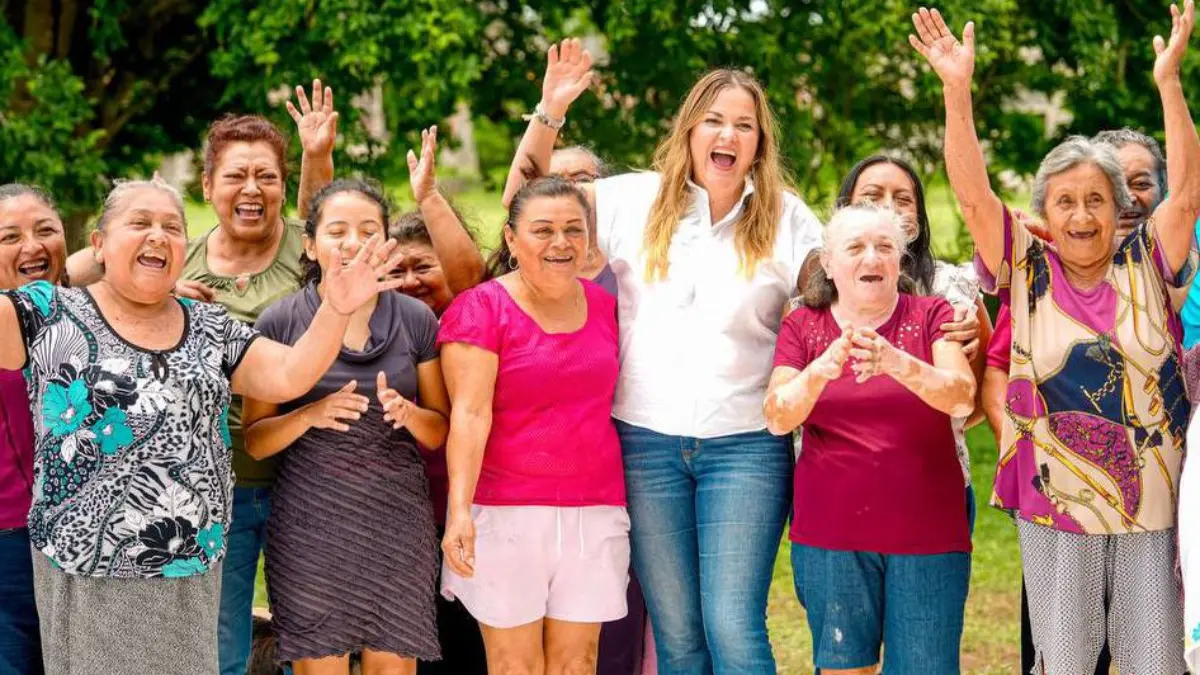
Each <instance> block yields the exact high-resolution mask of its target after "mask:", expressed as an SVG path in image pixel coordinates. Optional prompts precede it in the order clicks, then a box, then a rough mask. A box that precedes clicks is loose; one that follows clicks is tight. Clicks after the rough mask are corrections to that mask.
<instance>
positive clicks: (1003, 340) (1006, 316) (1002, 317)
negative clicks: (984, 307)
mask: <svg viewBox="0 0 1200 675" xmlns="http://www.w3.org/2000/svg"><path fill="white" fill-rule="evenodd" d="M1011 352H1012V315H1011V314H1010V313H1009V311H1008V305H1000V311H999V312H997V313H996V330H995V332H993V333H992V339H991V340H990V341H989V342H988V349H987V367H988V368H996V369H998V370H1003V371H1004V372H1006V373H1007V372H1008V367H1009V365H1010V364H1011V362H1012V353H1011Z"/></svg>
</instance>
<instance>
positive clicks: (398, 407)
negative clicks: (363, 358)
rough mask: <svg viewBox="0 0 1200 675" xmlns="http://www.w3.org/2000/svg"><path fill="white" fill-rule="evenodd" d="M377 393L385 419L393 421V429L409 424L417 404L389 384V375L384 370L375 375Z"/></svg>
mask: <svg viewBox="0 0 1200 675" xmlns="http://www.w3.org/2000/svg"><path fill="white" fill-rule="evenodd" d="M375 395H376V396H378V397H379V402H380V403H381V404H382V405H383V419H385V420H387V421H388V422H391V423H392V428H393V429H400V428H402V427H404V425H406V424H408V419H409V417H411V416H412V411H413V408H414V407H415V404H414V403H413V402H412V401H410V400H408V399H406V398H404V397H403V396H401V395H400V392H398V391H396V390H395V389H392V388H391V387H389V386H388V383H387V375H386V374H384V372H383V371H382V370H381V371H379V374H378V375H376V376H375Z"/></svg>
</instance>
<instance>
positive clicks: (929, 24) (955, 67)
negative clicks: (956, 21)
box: [908, 7, 975, 85]
mask: <svg viewBox="0 0 1200 675" xmlns="http://www.w3.org/2000/svg"><path fill="white" fill-rule="evenodd" d="M912 21H913V26H914V27H915V28H916V29H917V34H916V35H909V36H908V42H909V44H911V45H912V46H913V48H914V49H916V50H917V51H918V52H919V53H920V54H921V56H923V57H925V60H926V61H928V62H929V65H930V67H932V68H933V72H935V73H937V75H938V77H939V78H941V80H942V84H944V85H970V84H971V76H972V75H974V73H975V24H974V23H973V22H968V23H967V25H966V26H965V27H964V28H963V41H962V42H959V41H958V39H957V38H955V37H954V34H953V33H951V32H950V29H949V28H948V27H947V26H946V21H945V19H943V18H942V15H941V13H940V12H938V11H937V10H936V9H934V10H929V9H926V8H924V7H922V8H921V9H920V11H918V12H917V13H916V14H913V15H912Z"/></svg>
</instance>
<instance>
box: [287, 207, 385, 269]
mask: <svg viewBox="0 0 1200 675" xmlns="http://www.w3.org/2000/svg"><path fill="white" fill-rule="evenodd" d="M383 220H384V216H383V210H382V209H381V208H380V207H379V204H377V203H376V202H375V200H373V199H371V198H370V197H367V196H366V195H364V194H362V193H359V192H354V191H350V190H347V191H345V192H339V193H337V194H334V195H330V196H329V197H328V198H327V199H326V200H325V202H324V204H322V205H321V216H320V220H318V221H317V227H316V231H315V232H314V233H313V236H312V237H309V236H307V235H306V236H305V237H304V253H305V255H306V256H308V259H309V260H312V261H315V262H316V263H317V265H318V266H319V267H320V268H321V278H322V279H323V278H325V275H326V274H328V272H329V266H330V265H331V264H333V253H334V251H336V250H340V251H341V253H342V264H343V265H348V264H349V263H350V261H352V260H354V256H356V255H358V252H359V250H360V249H361V248H362V247H363V246H364V245H365V244H366V243H367V240H368V239H370V238H371V237H372V236H373V235H380V236H386V226H385V225H384V222H383Z"/></svg>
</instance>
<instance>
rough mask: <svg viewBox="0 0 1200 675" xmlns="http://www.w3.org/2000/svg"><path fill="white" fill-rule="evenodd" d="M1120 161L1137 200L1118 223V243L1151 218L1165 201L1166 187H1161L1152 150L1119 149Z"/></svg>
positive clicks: (1132, 146) (1132, 145) (1128, 146)
mask: <svg viewBox="0 0 1200 675" xmlns="http://www.w3.org/2000/svg"><path fill="white" fill-rule="evenodd" d="M1117 159H1118V160H1120V162H1121V169H1122V170H1123V171H1124V172H1125V184H1126V185H1127V186H1128V187H1129V194H1130V196H1132V197H1133V206H1130V207H1129V208H1128V209H1125V210H1124V211H1122V212H1121V217H1120V219H1119V220H1118V221H1117V231H1116V236H1117V240H1118V242H1119V241H1120V240H1123V239H1124V238H1125V236H1126V235H1128V234H1129V233H1130V232H1132V231H1133V228H1134V227H1135V226H1137V224H1138V223H1141V222H1142V221H1143V220H1145V219H1147V218H1149V217H1150V214H1151V213H1153V212H1154V209H1155V207H1157V206H1158V204H1159V202H1161V201H1162V198H1163V195H1162V191H1163V186H1161V185H1159V184H1158V162H1157V160H1155V158H1154V155H1152V154H1150V151H1149V150H1147V149H1146V148H1145V147H1143V146H1142V145H1140V144H1138V143H1126V144H1125V145H1123V146H1121V147H1120V148H1119V149H1118V150H1117Z"/></svg>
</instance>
